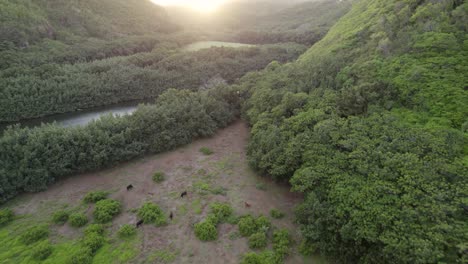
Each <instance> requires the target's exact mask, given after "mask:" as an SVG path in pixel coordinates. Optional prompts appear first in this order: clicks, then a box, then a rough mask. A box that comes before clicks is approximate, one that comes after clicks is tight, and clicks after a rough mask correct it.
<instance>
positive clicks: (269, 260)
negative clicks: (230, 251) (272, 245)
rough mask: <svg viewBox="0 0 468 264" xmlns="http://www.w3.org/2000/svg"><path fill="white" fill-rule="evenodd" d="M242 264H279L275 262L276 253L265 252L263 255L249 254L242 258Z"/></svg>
mask: <svg viewBox="0 0 468 264" xmlns="http://www.w3.org/2000/svg"><path fill="white" fill-rule="evenodd" d="M241 264H279V262H276V261H275V258H274V253H273V252H271V251H264V252H261V253H258V254H257V253H255V252H249V253H247V254H245V255H244V256H243V257H242V260H241Z"/></svg>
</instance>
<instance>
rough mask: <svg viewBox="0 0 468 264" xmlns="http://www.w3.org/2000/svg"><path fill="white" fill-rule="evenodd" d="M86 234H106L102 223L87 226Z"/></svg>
mask: <svg viewBox="0 0 468 264" xmlns="http://www.w3.org/2000/svg"><path fill="white" fill-rule="evenodd" d="M84 233H85V235H89V234H92V233H94V234H98V235H103V234H104V227H103V226H102V225H100V224H90V225H89V226H87V227H86V228H85V230H84Z"/></svg>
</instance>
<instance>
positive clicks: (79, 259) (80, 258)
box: [68, 247, 93, 264]
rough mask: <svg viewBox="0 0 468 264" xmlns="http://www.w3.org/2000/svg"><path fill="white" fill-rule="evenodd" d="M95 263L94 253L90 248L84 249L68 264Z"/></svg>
mask: <svg viewBox="0 0 468 264" xmlns="http://www.w3.org/2000/svg"><path fill="white" fill-rule="evenodd" d="M92 262H93V252H92V251H91V249H90V248H88V247H83V248H81V249H80V250H78V251H77V252H75V253H74V254H73V255H71V257H70V259H69V260H68V264H91V263H92Z"/></svg>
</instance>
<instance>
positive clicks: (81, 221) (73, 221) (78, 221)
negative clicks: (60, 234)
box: [69, 213, 88, 227]
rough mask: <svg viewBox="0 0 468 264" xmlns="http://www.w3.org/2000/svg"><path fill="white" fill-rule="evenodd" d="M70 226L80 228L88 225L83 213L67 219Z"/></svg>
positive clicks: (72, 215)
mask: <svg viewBox="0 0 468 264" xmlns="http://www.w3.org/2000/svg"><path fill="white" fill-rule="evenodd" d="M69 220H70V225H71V226H73V227H82V226H85V225H86V224H87V223H88V217H86V215H85V214H83V213H74V214H71V215H70V217H69Z"/></svg>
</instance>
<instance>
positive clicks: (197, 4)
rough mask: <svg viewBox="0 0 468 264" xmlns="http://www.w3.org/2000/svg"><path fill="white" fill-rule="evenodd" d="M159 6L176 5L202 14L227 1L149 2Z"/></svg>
mask: <svg viewBox="0 0 468 264" xmlns="http://www.w3.org/2000/svg"><path fill="white" fill-rule="evenodd" d="M151 1H153V2H155V3H156V4H159V5H164V6H167V5H178V6H185V7H190V8H193V9H196V10H198V11H202V12H210V11H214V10H216V8H217V7H218V6H219V5H221V4H222V3H225V2H227V1H228V0H151Z"/></svg>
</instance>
